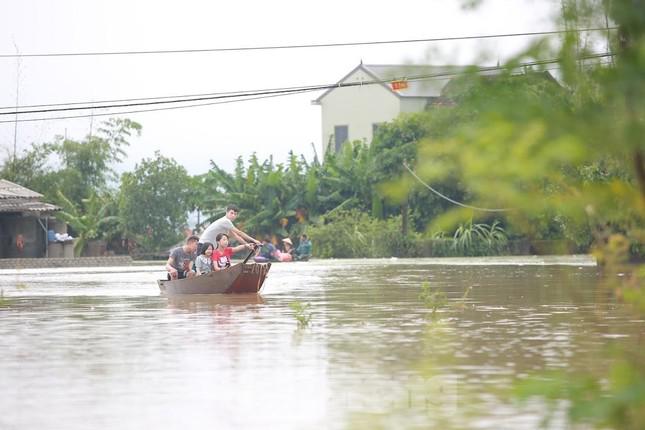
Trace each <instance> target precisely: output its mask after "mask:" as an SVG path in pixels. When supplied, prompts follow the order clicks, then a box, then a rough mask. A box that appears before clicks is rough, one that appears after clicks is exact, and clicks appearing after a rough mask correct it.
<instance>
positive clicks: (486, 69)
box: [0, 53, 614, 124]
mask: <svg viewBox="0 0 645 430" xmlns="http://www.w3.org/2000/svg"><path fill="white" fill-rule="evenodd" d="M613 55H614V54H611V53H595V54H589V55H585V56H582V57H579V60H587V59H594V58H604V57H611V56H613ZM558 61H560V59H549V60H537V61H532V62H527V63H520V64H518V65H516V66H514V68H525V67H532V66H537V65H546V64H553V63H557V62H558ZM505 68H506V67H504V66H490V67H479V68H477V69H476V72H478V73H483V72H489V71H499V70H503V69H505ZM464 73H465V72H443V73H435V74H431V75H420V76H412V77H402V78H401V79H405V80H407V81H420V80H430V79H437V78H442V79H445V78H447V77H454V76H459V75H462V74H464ZM392 80H396V79H387V80H372V81H363V82H348V83H343V82H339V83H336V84H328V85H313V86H308V87H289V88H286V89H272V90H260V91H255V92H252V91H242V92H228V93H221V94H219V95H214V96H208V97H196V98H187V99H181V100H160V101H155V102H141V103H128V104H113V105H105V106H94V105H92V106H82V107H69V108H55V109H40V110H31V111H14V112H0V116H3V115H21V114H33V113H49V112H61V111H75V110H95V109H111V108H120V107H135V106H149V105H160V104H178V103H186V102H195V101H198V102H199V101H210V100H217V99H226V98H231V99H235V98H238V99H237V100H232V101H246V100H257V99H261V98H268V97H270V96H272V95H275V96H279V95H289V94H298V93H303V92H312V91H320V90H326V89H332V88H344V87H355V86H363V85H365V86H367V85H374V84H384V83H387V82H391V81H392ZM256 96H259V97H256ZM264 96H267V97H264ZM240 97H246V98H242V99H239V98H240ZM135 100H136V99H135ZM215 104H223V103H217V102H216V103H200V104H192V105H185V106H172V107H167V108H159V109H144V110H132V111H126V112H110V113H99V114H97V113H92V114H84V115H75V116H61V117H49V118H20V119H13V120H2V121H0V124H4V123H15V122H32V121H46V120H57V119H72V118H89V117H94V116H105V115H123V114H131V113H141V112H154V111H160V110H170V109H184V108H188V107H199V106H209V105H215Z"/></svg>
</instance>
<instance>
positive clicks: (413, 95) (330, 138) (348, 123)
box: [312, 63, 465, 154]
mask: <svg viewBox="0 0 645 430" xmlns="http://www.w3.org/2000/svg"><path fill="white" fill-rule="evenodd" d="M464 69H465V67H464V66H427V65H425V66H424V65H376V64H363V63H361V64H359V65H358V66H357V67H355V68H354V69H353V70H352V71H351V72H349V73H348V74H347V75H346V76H345V77H344V78H342V79H341V80H340V81H339V82H338V84H339V86H338V87H336V88H331V89H329V90H327V91H326V92H325V93H323V94H322V95H321V96H320V97H318V98H317V99H316V100H314V101H312V104H314V105H320V106H321V108H322V109H321V114H322V143H323V154H324V153H325V152H326V151H327V150H333V151H338V150H339V149H340V147H341V146H342V144H343V143H344V142H346V141H354V140H364V141H365V142H368V143H369V142H371V141H372V136H373V135H374V131H375V130H376V128H377V127H378V125H379V124H381V123H384V122H388V121H392V120H393V119H394V118H396V117H397V116H398V115H399V114H401V113H405V112H420V111H423V110H424V109H426V107H427V106H428V105H431V104H432V103H433V102H435V101H436V100H438V99H439V97H440V96H441V91H442V89H443V88H444V87H445V86H446V84H447V83H448V82H449V81H450V80H451V79H452V78H453V77H454V75H455V73H459V72H460V71H463V70H464ZM415 78H422V79H418V80H413V79H415ZM374 82H377V83H375V84H374ZM344 84H354V85H352V86H342V85H344Z"/></svg>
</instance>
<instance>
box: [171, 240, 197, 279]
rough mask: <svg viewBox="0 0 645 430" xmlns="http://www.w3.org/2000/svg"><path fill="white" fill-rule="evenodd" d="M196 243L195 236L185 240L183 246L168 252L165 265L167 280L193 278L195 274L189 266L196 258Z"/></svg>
mask: <svg viewBox="0 0 645 430" xmlns="http://www.w3.org/2000/svg"><path fill="white" fill-rule="evenodd" d="M198 242H199V238H198V237H197V236H190V237H188V238H187V239H186V243H185V244H184V245H183V246H178V247H177V248H175V249H173V250H172V251H170V256H169V257H168V262H167V263H166V270H167V271H168V280H171V279H184V278H192V277H193V276H195V272H193V271H192V270H191V266H192V264H193V262H194V261H195V257H196V256H197V253H196V251H197V243H198Z"/></svg>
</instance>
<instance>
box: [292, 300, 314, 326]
mask: <svg viewBox="0 0 645 430" xmlns="http://www.w3.org/2000/svg"><path fill="white" fill-rule="evenodd" d="M289 307H290V308H291V310H292V311H293V316H294V317H295V318H296V321H298V328H306V327H309V323H310V322H311V318H312V317H313V313H312V312H310V311H309V308H310V307H311V303H307V304H306V305H304V304H302V303H301V302H299V301H295V302H291V303H289Z"/></svg>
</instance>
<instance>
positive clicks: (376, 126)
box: [372, 122, 383, 139]
mask: <svg viewBox="0 0 645 430" xmlns="http://www.w3.org/2000/svg"><path fill="white" fill-rule="evenodd" d="M382 124H383V123H382V122H373V123H372V139H374V138H375V137H376V133H378V129H379V127H381V125H382Z"/></svg>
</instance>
